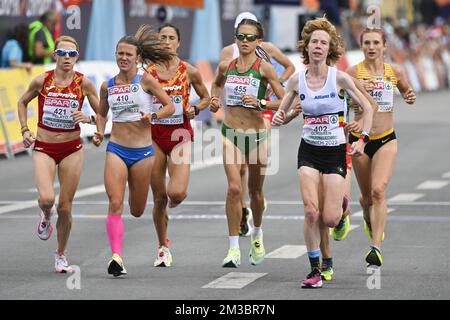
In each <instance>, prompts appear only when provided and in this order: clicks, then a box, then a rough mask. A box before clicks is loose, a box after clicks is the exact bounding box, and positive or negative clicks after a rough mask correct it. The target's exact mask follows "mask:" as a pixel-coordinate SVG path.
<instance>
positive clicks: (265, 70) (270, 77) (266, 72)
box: [261, 60, 285, 110]
mask: <svg viewBox="0 0 450 320" xmlns="http://www.w3.org/2000/svg"><path fill="white" fill-rule="evenodd" d="M261 75H262V76H263V77H264V78H266V79H267V82H268V83H269V84H270V86H271V87H272V90H273V92H274V93H275V95H276V96H277V98H278V100H274V101H268V102H267V109H271V110H278V108H279V106H280V103H281V99H283V97H284V95H285V92H284V88H283V86H282V85H281V83H280V80H279V79H278V75H277V72H276V71H275V68H274V67H273V65H271V64H270V63H269V62H266V61H264V60H263V61H261Z"/></svg>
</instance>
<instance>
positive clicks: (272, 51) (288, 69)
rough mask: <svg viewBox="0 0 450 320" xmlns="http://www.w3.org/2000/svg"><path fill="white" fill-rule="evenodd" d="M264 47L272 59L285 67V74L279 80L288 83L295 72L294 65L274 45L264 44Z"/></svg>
mask: <svg viewBox="0 0 450 320" xmlns="http://www.w3.org/2000/svg"><path fill="white" fill-rule="evenodd" d="M262 46H263V48H264V49H265V50H266V51H267V53H268V54H269V55H270V56H271V57H272V58H274V59H275V60H276V61H277V62H278V63H279V64H281V65H282V66H283V67H284V72H283V74H282V75H281V76H280V78H279V80H280V81H282V82H283V83H284V82H286V81H287V80H288V79H289V77H290V76H292V74H293V73H294V72H295V66H294V64H293V63H292V62H291V60H290V59H289V58H288V57H287V56H286V55H285V54H284V53H283V52H282V51H281V50H280V49H278V48H277V47H276V46H274V45H273V43H271V42H263V44H262Z"/></svg>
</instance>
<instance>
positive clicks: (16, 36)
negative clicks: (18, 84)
mask: <svg viewBox="0 0 450 320" xmlns="http://www.w3.org/2000/svg"><path fill="white" fill-rule="evenodd" d="M27 29H28V27H27V25H25V24H18V25H16V26H15V27H14V30H13V32H12V35H11V36H10V37H9V39H8V40H7V41H6V43H5V45H4V46H3V49H2V58H1V61H0V67H1V68H23V69H25V70H27V71H28V72H30V71H31V67H32V66H33V65H32V64H31V63H29V62H24V60H26V56H27V54H26V52H27V35H28V33H27Z"/></svg>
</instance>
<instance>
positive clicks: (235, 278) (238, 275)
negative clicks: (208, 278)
mask: <svg viewBox="0 0 450 320" xmlns="http://www.w3.org/2000/svg"><path fill="white" fill-rule="evenodd" d="M266 274H267V273H244V272H230V273H228V274H226V275H224V276H222V277H220V278H218V279H216V280H214V281H212V282H210V283H208V284H207V285H204V286H203V287H202V288H210V289H242V288H243V287H245V286H247V285H249V284H250V283H252V282H253V281H255V280H257V279H259V278H261V277H264V276H265V275H266Z"/></svg>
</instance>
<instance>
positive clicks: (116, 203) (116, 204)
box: [109, 199, 123, 213]
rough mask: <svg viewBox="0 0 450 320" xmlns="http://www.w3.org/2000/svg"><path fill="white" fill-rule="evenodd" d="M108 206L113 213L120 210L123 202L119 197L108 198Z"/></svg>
mask: <svg viewBox="0 0 450 320" xmlns="http://www.w3.org/2000/svg"><path fill="white" fill-rule="evenodd" d="M109 207H110V210H111V212H113V213H118V212H122V209H123V202H122V201H121V200H119V199H110V200H109Z"/></svg>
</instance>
